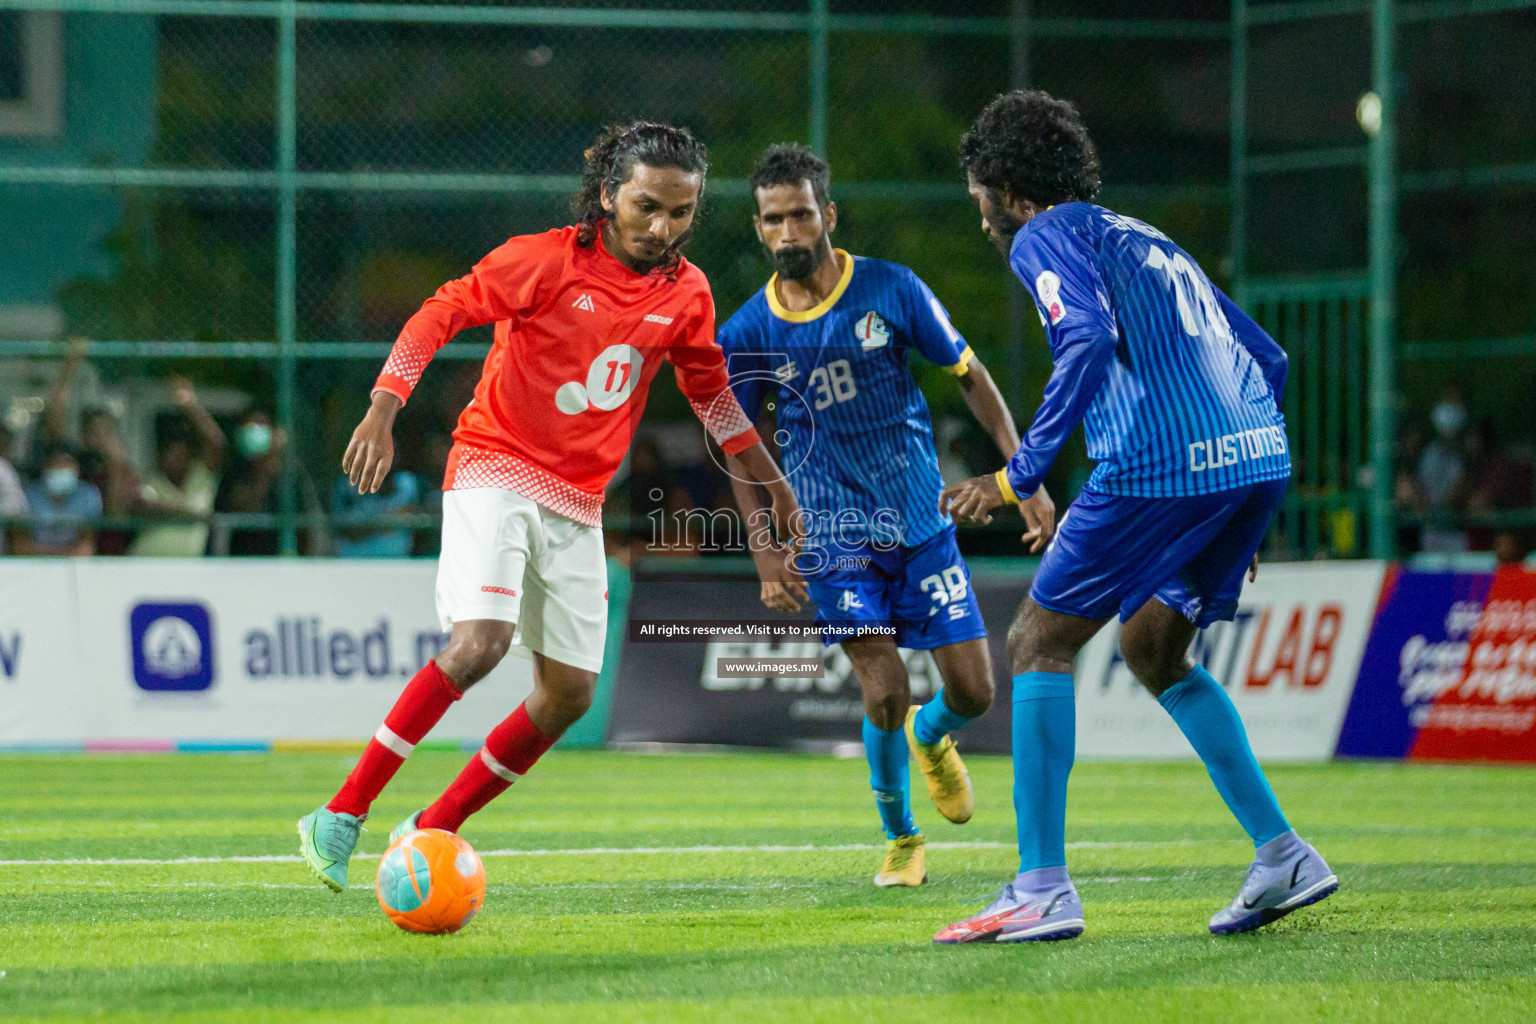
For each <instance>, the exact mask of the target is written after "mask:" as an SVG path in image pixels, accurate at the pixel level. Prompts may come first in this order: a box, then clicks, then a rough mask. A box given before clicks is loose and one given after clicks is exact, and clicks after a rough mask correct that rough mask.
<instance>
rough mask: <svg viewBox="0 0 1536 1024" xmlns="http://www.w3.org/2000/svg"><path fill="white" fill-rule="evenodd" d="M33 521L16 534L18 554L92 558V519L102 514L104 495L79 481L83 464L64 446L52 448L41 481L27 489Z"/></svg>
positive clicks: (57, 444) (44, 457) (28, 503)
mask: <svg viewBox="0 0 1536 1024" xmlns="http://www.w3.org/2000/svg"><path fill="white" fill-rule="evenodd" d="M26 493H27V505H28V506H29V507H30V511H31V515H32V517H33V518H34V519H37V520H41V521H40V522H38V523H37V524H36V525H34V526H33V527H32V528H31V529H30V530H22V531H18V532H17V536H16V553H17V554H18V555H93V554H95V553H96V534H95V531H94V529H93V528H92V526H91V525H90V520H93V519H96V518H98V517H100V515H101V492H100V491H98V490H97V489H96V487H95V485H93V484H90V483H87V482H86V481H84V480H82V479H80V463H79V461H78V460H76V458H75V456H74V453H72V452H71V451H70V450H69V448H68V447H67V446H65V445H63V444H59V443H57V442H55V443H54V444H52V445H50V446H49V448H48V450H47V453H46V454H45V455H44V456H43V475H42V479H41V480H38V481H35V482H33V483H32V484H30V485H28V487H27V488H26Z"/></svg>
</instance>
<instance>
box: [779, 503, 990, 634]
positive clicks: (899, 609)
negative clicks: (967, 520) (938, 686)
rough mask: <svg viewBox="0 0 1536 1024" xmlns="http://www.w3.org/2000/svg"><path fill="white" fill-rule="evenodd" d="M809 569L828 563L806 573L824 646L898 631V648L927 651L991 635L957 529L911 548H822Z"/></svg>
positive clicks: (810, 555) (811, 558) (948, 529)
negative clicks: (881, 630) (869, 632)
mask: <svg viewBox="0 0 1536 1024" xmlns="http://www.w3.org/2000/svg"><path fill="white" fill-rule="evenodd" d="M818 555H820V556H823V557H822V558H819V559H818V557H817V556H818ZM808 561H822V562H823V563H824V564H823V565H822V566H821V567H820V568H819V569H815V571H812V568H813V567H812V566H809V565H807V572H806V577H807V579H806V584H807V587H808V588H809V589H810V592H811V600H812V601H814V602H816V625H817V626H819V627H820V628H821V642H822V643H823V644H826V645H828V646H831V645H832V644H835V643H841V642H842V641H843V640H845V639H847V638H849V637H851V636H854V635H856V634H857V633H858V632H859V631H860V630H861V629H868V628H870V627H871V626H889V627H892V628H894V630H895V640H896V643H897V645H898V646H901V647H909V648H913V649H916V650H920V651H928V650H932V649H933V648H935V647H945V646H947V645H949V644H957V643H960V642H962V641H965V640H974V639H976V638H978V637H984V636H986V635H987V627H986V625H985V624H984V623H983V622H982V621H981V606H980V605H978V604H977V603H976V595H975V593H973V592H972V590H971V570H970V569H969V568H967V567H966V564H965V559H963V558H961V557H960V548H959V546H958V545H957V544H956V543H955V528H954V526H947V527H945V528H944V529H943V530H940V531H939V532H938V533H936V534H934V535H933V536H932V537H929V538H928V539H927V540H925V541H923V542H922V543H921V544H917V545H914V546H913V547H909V548H904V547H898V548H885V549H880V548H875V547H871V546H869V545H864V544H861V545H854V546H837V547H827V548H818V549H817V550H816V551H815V552H812V553H808V557H807V558H806V559H805V560H803V561H802V564H806V562H808Z"/></svg>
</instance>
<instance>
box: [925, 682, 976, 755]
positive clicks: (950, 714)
mask: <svg viewBox="0 0 1536 1024" xmlns="http://www.w3.org/2000/svg"><path fill="white" fill-rule="evenodd" d="M970 721H971V719H969V718H967V717H965V716H964V715H962V714H961V713H960V712H958V711H951V710H950V707H949V705H948V704H946V703H944V690H943V688H940V690H939V692H938V693H936V694H934V695H933V700H930V701H929V702H928V703H927V704H924V705H923V706H922V707H920V708H918V709H917V718H915V719H914V720H913V721H912V734H913V735H914V736H916V737H917V742H919V743H937V742H939V740H941V739H943V738H944V737H945V736H948V735H949V734H950V733H954V732H959V731H960V730H961V729H964V728H965V726H966V724H967V723H968V722H970Z"/></svg>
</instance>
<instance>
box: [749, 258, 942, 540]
mask: <svg viewBox="0 0 1536 1024" xmlns="http://www.w3.org/2000/svg"><path fill="white" fill-rule="evenodd" d="M838 254H839V255H840V256H842V257H843V260H844V269H843V275H842V278H841V279H840V280H839V281H838V284H837V287H836V288H835V289H834V290H833V291H832V293H831V294H830V295H828V296H827V299H826V301H825V302H822V303H821V304H820V305H818V306H817V307H816V308H814V309H810V310H806V311H804V312H792V311H790V310H787V309H785V308H784V307H783V305H782V304H781V303H780V302H779V300H778V294H777V292H776V291H775V285H776V283H777V280H776V277H775V278H770V279H769V281H768V283H767V284H766V285H765V286H764V287H763V288H762V289H761V290H760V291H759V292H758V293H757V294H756V295H754V296H752V298H751V299H749V300H748V301H747V303H746V304H745V305H743V306H742V307H741V308H740V309H739V310H737V311H736V313H735V315H734V316H732V317H731V318H730V319H729V320H728V321H726V323H725V324H724V326H722V327H721V328H720V331H719V335H718V340H719V342H720V347H721V348H722V349H724V350H725V357H726V365H727V367H728V368H729V369H730V372H731V387H732V388H733V389H734V391H735V392H736V397H737V399H738V400H739V401H740V402H741V407H742V409H743V410H745V411H746V414H747V416H748V418H750V419H753V420H756V419H757V416H758V413H759V412H760V411H761V408H762V404H763V400H764V399H765V398H770V397H771V398H772V399H773V406H774V414H775V418H776V420H777V429H776V432H775V440H776V441H777V442H778V446H779V448H780V457H781V458H780V460H781V462H782V464H783V468H784V472H785V474H786V475H787V476H788V478H789V483H790V486H791V487H793V488H794V491H795V495H796V497H797V498H799V500H800V505H801V507H802V508H803V509H804V510H805V511H806V512H807V513H808V514H809V515H810V516H811V517H813V519H812V522H811V523H810V524H809V530H808V533H807V541H806V543H807V547H809V548H825V547H830V546H835V545H843V546H854V545H858V544H862V543H873V544H877V545H881V546H903V547H911V546H914V545H917V544H921V543H922V542H923V541H925V540H927V539H928V538H929V537H932V536H933V535H934V534H936V533H938V532H939V531H940V530H942V529H944V527H945V526H947V525H948V524H949V522H950V519H949V517H948V516H945V515H940V514H939V511H938V500H939V491H940V490H942V489H943V486H944V484H943V481H942V479H941V478H940V476H939V464H938V459H937V457H936V456H935V454H934V450H933V427H932V424H931V422H930V420H929V417H928V403H927V402H925V401H924V400H923V393H922V391H920V390H919V389H918V387H917V383H916V381H914V380H913V379H912V373H911V371H910V370H909V369H908V367H907V353H908V351H909V350H911V349H916V350H917V352H918V353H920V354H921V355H923V356H924V357H926V358H927V359H929V360H930V361H932V362H934V363H937V364H938V365H940V366H944V367H947V368H948V369H950V370H951V371H952V372H953V373H955V374H956V375H962V374H964V373H965V372H966V370H967V368H968V366H969V364H970V360H971V349H970V347H969V346H968V345H966V343H965V339H964V338H962V337H961V336H960V333H959V332H958V331H956V330H955V328H954V327H953V325H951V324H950V322H949V314H948V313H946V312H945V310H944V307H943V306H942V305H940V304H939V300H938V299H937V298H935V297H934V294H933V292H932V291H930V290H929V288H928V286H927V285H925V284H924V283H923V282H922V281H921V280H919V279H918V277H917V275H916V274H914V273H912V271H911V270H909V269H907V268H906V267H903V266H900V265H898V264H895V263H886V262H885V261H883V260H872V259H865V258H864V257H861V256H849V255H848V254H847V253H845V252H843V251H842V250H838Z"/></svg>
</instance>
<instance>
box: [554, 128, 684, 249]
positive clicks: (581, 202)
mask: <svg viewBox="0 0 1536 1024" xmlns="http://www.w3.org/2000/svg"><path fill="white" fill-rule="evenodd" d="M582 156H583V157H584V158H585V161H586V162H585V164H584V166H583V167H582V171H581V189H580V191H578V192H577V193H576V194H575V195H574V196H572V197H571V212H572V213H573V214H574V215H575V216H576V241H577V243H578V244H580V245H581V246H583V247H588V246H591V245H592V244H593V243H594V242H596V241H597V232H598V230H599V227H598V225H599V224H601V223H602V221H603V219H604V218H606V217H607V216H608V211H607V210H605V209H603V186H605V185H606V186H607V187H608V194H609V195H610V196H611V195H614V194H616V193H617V192H618V191H619V186H620V185H622V184H624V183H625V182H626V181H628V180H629V176H630V174H631V173H632V172H633V171H634V169H635V164H645V166H647V167H676V168H677V169H678V170H681V171H688V172H690V173H696V174H698V175H699V177H700V178H701V179H702V178H703V177H704V176H705V175H706V174H708V173H709V150H708V149H707V148H706V147H705V145H704V143H702V142H700V141H699V140H698V139H696V138H694V137H693V133H692V132H690V131H689V130H688V129H687V128H677V127H674V126H673V125H670V124H662V123H660V122H657V121H634V122H632V123H630V124H611V125H609V126H607V127H606V128H604V129H603V130H602V132H600V133H599V134H598V136H597V139H596V140H594V141H593V143H592V145H591V147H590V148H588V149H587V151H586V152H585V153H583V154H582ZM703 200H704V186H703V182H702V181H701V182H700V185H699V206H700V209H699V212H700V213H702V212H703ZM694 223H698V214H695V215H694ZM692 235H693V231H692V229H689V230H688V231H687V232H685V233H684V234H683V236H682V237H681V238H679V239H678V240H677V241H676V242H675V243H673V245H672V247H671V248H670V249H669V250H668V253H667V256H666V257H665V258H664V259H663V261H662V264H661V266H660V267H659V268H658V269H660V270H662V271H663V272H671V271H672V270H674V269H675V268H676V267H677V263H678V260H679V258H680V257H681V255H682V250H683V246H685V245H687V244H688V239H689V238H690V237H691V236H692Z"/></svg>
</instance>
